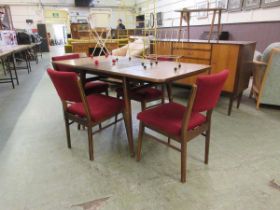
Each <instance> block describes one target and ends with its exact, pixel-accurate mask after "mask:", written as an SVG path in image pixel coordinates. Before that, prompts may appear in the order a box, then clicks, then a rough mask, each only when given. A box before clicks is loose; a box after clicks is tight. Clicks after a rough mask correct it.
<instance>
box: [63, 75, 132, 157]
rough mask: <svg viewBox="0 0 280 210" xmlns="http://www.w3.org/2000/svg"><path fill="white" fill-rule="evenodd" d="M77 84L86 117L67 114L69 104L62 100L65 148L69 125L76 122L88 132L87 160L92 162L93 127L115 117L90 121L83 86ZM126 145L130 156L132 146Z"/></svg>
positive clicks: (126, 126) (125, 121)
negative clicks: (65, 137)
mask: <svg viewBox="0 0 280 210" xmlns="http://www.w3.org/2000/svg"><path fill="white" fill-rule="evenodd" d="M77 83H78V87H79V92H80V96H81V99H82V104H83V107H84V110H85V113H86V116H85V117H79V116H77V115H75V114H72V113H69V112H68V111H67V107H68V105H69V104H71V103H70V102H68V101H65V100H62V106H63V112H64V121H65V128H66V136H67V146H68V148H69V149H70V148H71V138H70V125H71V124H72V123H73V122H77V123H78V124H80V125H83V126H85V127H87V130H88V150H89V159H90V160H91V161H93V160H94V142H93V134H94V133H93V132H92V128H93V127H94V126H96V125H99V124H101V122H103V121H105V120H107V119H109V118H111V117H113V116H115V114H114V115H112V116H109V117H106V118H104V119H101V120H99V121H95V122H93V121H92V120H91V115H90V109H89V105H88V101H87V98H86V95H85V92H84V90H83V86H82V83H81V80H80V79H78V81H77ZM124 112H125V110H123V111H122V114H123V119H124V123H125V128H126V133H127V135H128V128H129V121H128V119H127V117H126V115H125V113H124ZM70 120H71V122H70ZM114 124H115V122H113V123H110V124H109V125H107V126H106V127H103V129H105V128H107V127H109V126H111V125H114ZM99 131H100V129H99ZM128 139H129V138H128ZM128 143H129V148H130V152H131V154H132V153H133V146H131V142H128Z"/></svg>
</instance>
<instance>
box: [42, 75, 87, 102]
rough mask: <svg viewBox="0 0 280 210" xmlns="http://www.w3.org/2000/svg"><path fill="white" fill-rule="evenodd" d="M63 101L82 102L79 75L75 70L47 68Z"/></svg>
mask: <svg viewBox="0 0 280 210" xmlns="http://www.w3.org/2000/svg"><path fill="white" fill-rule="evenodd" d="M47 72H48V74H49V76H50V78H51V80H52V82H53V84H54V87H55V89H56V91H57V93H58V95H59V97H60V99H61V100H62V101H71V102H82V98H81V93H80V89H79V85H78V77H77V75H76V74H75V73H74V72H59V71H54V70H53V69H48V70H47Z"/></svg>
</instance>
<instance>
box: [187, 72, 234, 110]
mask: <svg viewBox="0 0 280 210" xmlns="http://www.w3.org/2000/svg"><path fill="white" fill-rule="evenodd" d="M228 74H229V71H228V70H223V71H221V72H219V73H217V74H212V75H203V76H199V77H198V78H197V80H196V85H197V92H196V97H195V100H194V103H193V108H192V112H204V111H209V110H212V109H213V108H214V107H215V106H216V104H217V102H218V100H219V97H220V94H221V91H222V89H223V86H224V83H225V81H226V79H227V77H228Z"/></svg>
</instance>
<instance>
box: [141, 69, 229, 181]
mask: <svg viewBox="0 0 280 210" xmlns="http://www.w3.org/2000/svg"><path fill="white" fill-rule="evenodd" d="M227 76H228V70H224V71H222V72H220V73H218V74H212V75H204V76H199V77H198V78H197V82H196V85H193V87H192V91H191V95H190V99H189V101H188V105H187V106H186V107H185V106H183V105H180V104H177V103H167V104H163V105H160V106H157V107H155V108H152V109H147V110H145V111H143V112H140V113H139V114H138V115H137V118H138V119H139V120H140V125H139V137H138V151H137V160H138V161H139V160H140V159H141V149H142V137H143V133H144V128H145V127H147V128H150V129H152V130H155V131H157V132H159V133H162V134H163V135H166V136H168V137H170V138H171V139H173V140H175V141H177V142H178V143H180V144H181V148H177V147H175V146H173V145H172V144H170V142H164V141H162V140H159V139H156V140H157V141H159V142H160V143H163V144H165V145H167V146H169V147H171V148H173V149H176V150H178V151H180V152H181V181H182V182H186V158H187V157H186V156H187V142H189V141H190V140H192V139H193V138H194V137H196V136H198V135H200V134H202V135H204V136H205V156H204V162H205V164H208V156H209V143H210V126H211V115H212V110H213V109H214V107H215V106H216V103H217V101H218V99H219V97H220V93H221V90H222V88H223V85H224V83H225V80H226V78H227ZM204 113H205V114H204Z"/></svg>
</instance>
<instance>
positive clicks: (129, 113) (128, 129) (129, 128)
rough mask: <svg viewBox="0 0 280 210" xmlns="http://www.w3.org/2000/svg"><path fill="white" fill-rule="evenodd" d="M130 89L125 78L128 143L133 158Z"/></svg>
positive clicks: (124, 93) (125, 113)
mask: <svg viewBox="0 0 280 210" xmlns="http://www.w3.org/2000/svg"><path fill="white" fill-rule="evenodd" d="M128 88H129V82H128V80H127V79H126V78H125V77H124V78H123V99H124V102H125V111H124V115H125V116H124V118H125V121H126V125H127V137H128V143H129V149H130V154H131V157H134V155H135V153H134V146H133V132H132V116H131V115H132V114H131V103H130V99H129V94H128Z"/></svg>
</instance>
